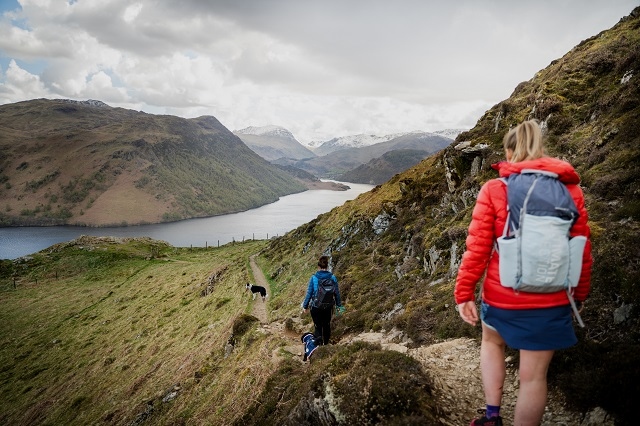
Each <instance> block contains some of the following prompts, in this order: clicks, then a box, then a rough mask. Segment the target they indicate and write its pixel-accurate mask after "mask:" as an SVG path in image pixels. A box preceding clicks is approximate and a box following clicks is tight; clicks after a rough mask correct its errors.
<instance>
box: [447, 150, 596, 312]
mask: <svg viewBox="0 0 640 426" xmlns="http://www.w3.org/2000/svg"><path fill="white" fill-rule="evenodd" d="M492 167H493V168H494V169H496V170H498V171H499V173H500V176H501V177H506V176H509V175H511V174H513V173H520V171H522V170H523V169H537V170H547V171H550V172H553V173H556V174H558V177H559V179H560V181H561V182H563V183H564V184H565V185H566V186H567V189H568V190H569V193H570V194H571V197H572V198H573V200H574V201H575V203H576V207H577V208H578V212H579V213H580V217H579V218H578V220H577V221H576V223H575V224H574V225H573V227H572V228H571V231H570V233H571V236H576V235H584V236H586V237H587V243H586V245H585V248H584V255H583V260H582V273H581V275H580V282H579V284H578V286H577V287H576V288H575V289H574V290H573V296H574V298H575V299H576V300H577V301H580V302H582V301H584V300H585V299H586V297H587V295H588V293H589V287H590V281H591V264H592V263H593V260H592V258H591V241H590V240H589V236H590V231H589V225H588V224H587V220H588V215H587V210H586V209H585V206H584V195H583V194H582V189H580V186H578V183H579V182H580V176H578V173H577V172H576V171H575V169H574V168H573V166H572V165H571V164H569V163H567V162H566V161H562V160H559V159H557V158H551V157H543V158H540V159H537V160H530V161H521V162H518V163H508V162H501V163H498V164H494V165H493V166H492ZM506 220H507V186H506V185H505V184H504V182H502V181H501V180H499V179H492V180H490V181H488V182H487V183H485V184H484V185H483V186H482V188H481V189H480V193H479V194H478V200H477V202H476V205H475V208H474V209H473V216H472V219H471V224H470V225H469V234H468V236H467V241H466V243H467V249H466V251H465V253H464V255H463V256H462V263H461V265H460V269H459V270H458V277H457V279H456V287H455V291H454V296H455V300H456V304H460V303H463V302H468V301H470V300H474V292H475V289H476V284H477V283H478V282H479V281H480V279H481V278H482V276H483V274H484V272H485V270H486V272H487V274H486V277H485V279H484V284H483V286H482V299H483V300H484V301H485V302H486V303H488V304H489V305H491V306H494V307H497V308H502V309H536V308H549V307H553V306H562V305H568V304H569V299H568V298H567V294H566V292H565V291H559V292H557V293H546V294H541V293H527V292H523V291H514V290H513V289H511V288H508V287H503V286H502V285H500V274H499V272H498V271H499V269H498V255H497V253H495V252H494V251H493V248H494V242H495V241H496V238H498V237H500V236H502V232H503V230H504V225H505V221H506Z"/></svg>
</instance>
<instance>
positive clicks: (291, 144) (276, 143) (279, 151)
mask: <svg viewBox="0 0 640 426" xmlns="http://www.w3.org/2000/svg"><path fill="white" fill-rule="evenodd" d="M233 133H234V134H235V135H236V136H238V137H239V138H240V139H242V142H244V143H245V144H246V145H247V146H248V147H249V148H251V150H252V151H254V152H255V153H256V154H258V155H259V156H261V157H262V158H264V159H265V160H268V161H273V160H277V159H279V158H292V159H294V160H301V159H303V158H313V157H315V156H316V155H315V154H314V153H313V152H311V151H310V150H309V149H308V148H306V147H304V146H303V145H302V144H301V143H300V142H298V141H297V140H296V138H295V137H294V136H293V135H292V134H291V132H290V131H288V130H287V129H285V128H283V127H278V126H264V127H247V128H244V129H241V130H236V131H234V132H233Z"/></svg>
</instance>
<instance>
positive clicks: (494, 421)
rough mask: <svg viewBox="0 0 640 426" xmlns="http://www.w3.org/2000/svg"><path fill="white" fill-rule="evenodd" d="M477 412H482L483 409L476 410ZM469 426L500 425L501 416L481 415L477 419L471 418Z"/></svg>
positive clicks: (483, 411)
mask: <svg viewBox="0 0 640 426" xmlns="http://www.w3.org/2000/svg"><path fill="white" fill-rule="evenodd" d="M478 413H479V414H484V413H485V410H478ZM469 426H502V417H500V416H496V417H487V416H482V417H480V418H479V419H475V420H471V424H469Z"/></svg>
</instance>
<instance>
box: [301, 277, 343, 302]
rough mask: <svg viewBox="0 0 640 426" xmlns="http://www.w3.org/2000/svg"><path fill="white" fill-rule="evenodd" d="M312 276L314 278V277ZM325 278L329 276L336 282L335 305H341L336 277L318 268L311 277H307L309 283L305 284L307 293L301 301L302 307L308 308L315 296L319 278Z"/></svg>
mask: <svg viewBox="0 0 640 426" xmlns="http://www.w3.org/2000/svg"><path fill="white" fill-rule="evenodd" d="M314 277H315V278H316V279H314ZM325 278H331V279H332V280H333V282H335V283H336V286H335V290H336V291H335V298H336V306H338V307H340V306H342V301H341V300H340V288H339V287H338V279H337V278H336V277H335V275H333V274H332V273H331V272H329V271H325V270H319V271H317V272H316V273H315V274H313V275H311V278H309V284H308V285H307V295H306V296H305V297H304V301H303V302H302V309H308V308H309V303H310V302H311V301H312V299H313V296H315V294H316V292H317V291H318V283H319V282H320V280H322V279H325Z"/></svg>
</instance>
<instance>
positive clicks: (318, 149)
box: [307, 130, 457, 156]
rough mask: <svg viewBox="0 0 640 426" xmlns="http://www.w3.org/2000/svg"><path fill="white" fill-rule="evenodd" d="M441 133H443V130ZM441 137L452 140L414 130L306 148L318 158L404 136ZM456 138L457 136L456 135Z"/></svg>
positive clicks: (332, 141)
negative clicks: (311, 150) (310, 149)
mask: <svg viewBox="0 0 640 426" xmlns="http://www.w3.org/2000/svg"><path fill="white" fill-rule="evenodd" d="M442 132H445V131H444V130H443V131H442ZM434 135H437V136H442V137H445V138H449V139H453V138H451V137H450V136H448V135H445V134H442V133H438V132H434V133H429V132H423V131H420V130H414V131H412V132H404V133H394V134H390V135H384V136H378V135H365V134H359V135H350V136H341V137H338V138H333V139H331V140H329V141H326V142H319V141H318V142H311V143H310V144H308V145H307V146H308V147H310V148H312V149H313V152H314V153H315V154H316V155H318V156H323V155H327V154H330V153H332V152H335V151H339V150H341V149H347V148H362V147H366V146H372V145H376V144H379V143H383V142H389V141H390V140H393V139H398V138H401V137H404V136H411V137H413V138H428V137H430V136H434ZM456 136H457V135H456Z"/></svg>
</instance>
